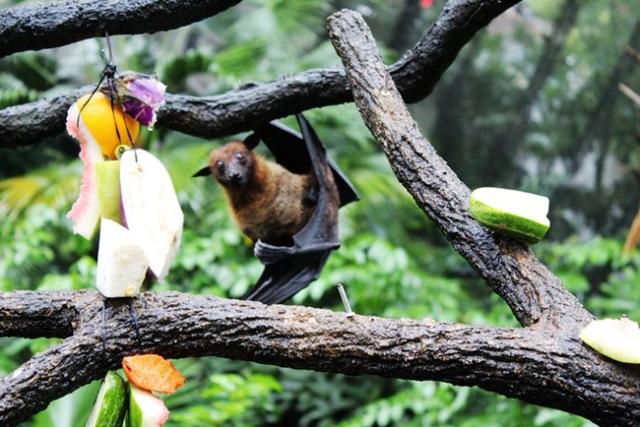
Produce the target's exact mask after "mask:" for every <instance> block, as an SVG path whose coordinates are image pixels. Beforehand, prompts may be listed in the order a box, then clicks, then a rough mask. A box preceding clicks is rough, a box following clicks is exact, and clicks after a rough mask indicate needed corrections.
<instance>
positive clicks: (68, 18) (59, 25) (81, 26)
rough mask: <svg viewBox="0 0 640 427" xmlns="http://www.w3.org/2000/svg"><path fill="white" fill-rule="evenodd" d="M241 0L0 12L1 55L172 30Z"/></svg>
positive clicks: (72, 2)
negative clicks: (119, 36)
mask: <svg viewBox="0 0 640 427" xmlns="http://www.w3.org/2000/svg"><path fill="white" fill-rule="evenodd" d="M238 3H240V0H115V1H108V2H105V1H101V0H92V1H83V2H79V1H76V0H65V1H59V2H56V3H52V4H41V5H36V6H34V5H26V6H16V7H11V8H8V9H5V10H2V11H0V58H1V57H3V56H6V55H10V54H12V53H15V52H21V51H23V50H31V49H45V48H48V47H56V46H64V45H67V44H69V43H73V42H76V41H78V40H83V39H88V38H91V37H102V36H104V34H105V32H109V34H141V33H154V32H156V31H164V30H171V29H174V28H178V27H182V26H184V25H187V24H190V23H192V22H197V21H201V20H203V19H205V18H208V17H210V16H213V15H216V14H218V13H220V12H222V11H223V10H226V9H228V8H230V7H231V6H233V5H236V4H238Z"/></svg>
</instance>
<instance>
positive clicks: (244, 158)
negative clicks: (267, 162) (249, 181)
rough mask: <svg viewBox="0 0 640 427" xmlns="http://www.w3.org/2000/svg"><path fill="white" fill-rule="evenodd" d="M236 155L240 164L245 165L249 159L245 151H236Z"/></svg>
mask: <svg viewBox="0 0 640 427" xmlns="http://www.w3.org/2000/svg"><path fill="white" fill-rule="evenodd" d="M234 157H235V158H236V160H237V161H238V162H240V164H242V165H244V163H245V162H246V161H247V156H245V155H244V153H241V152H240V151H238V152H236V153H235V154H234Z"/></svg>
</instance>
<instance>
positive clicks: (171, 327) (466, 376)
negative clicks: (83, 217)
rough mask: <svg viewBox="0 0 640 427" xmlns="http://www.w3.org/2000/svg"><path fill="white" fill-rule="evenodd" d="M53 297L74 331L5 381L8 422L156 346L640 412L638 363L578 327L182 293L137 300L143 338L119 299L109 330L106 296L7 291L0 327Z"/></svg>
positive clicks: (599, 410)
mask: <svg viewBox="0 0 640 427" xmlns="http://www.w3.org/2000/svg"><path fill="white" fill-rule="evenodd" d="M47 299H51V300H52V301H65V303H64V304H63V305H66V304H71V305H73V306H74V307H76V309H77V310H78V311H77V313H78V315H77V317H76V320H75V322H74V324H75V325H76V326H75V335H73V336H72V337H70V338H67V339H66V340H65V341H64V342H63V343H62V344H61V345H59V346H57V347H53V348H51V349H49V350H47V351H46V352H45V353H42V354H41V355H38V356H36V357H34V358H33V359H31V360H30V361H28V362H26V363H25V364H24V365H23V366H22V367H20V368H19V369H18V370H16V372H14V373H13V374H11V375H8V376H6V377H4V378H1V379H0V424H2V425H11V424H13V423H16V422H19V421H21V420H25V419H27V418H28V417H29V415H30V414H34V413H35V412H37V411H39V410H41V409H43V408H45V407H46V405H47V404H48V403H49V402H50V401H51V400H53V399H55V398H58V397H61V396H63V395H65V394H67V393H69V392H71V391H73V390H75V389H76V388H78V387H80V386H82V385H84V384H86V383H88V382H90V381H92V380H95V379H99V378H102V377H103V376H104V374H105V373H106V371H108V370H110V369H116V368H118V367H119V366H120V362H121V360H122V357H124V356H127V355H130V354H140V353H148V352H154V353H159V354H162V355H164V356H166V357H186V356H222V357H228V358H232V359H242V360H251V361H255V362H260V363H268V364H274V365H278V366H285V367H292V368H297V369H313V370H320V371H327V372H336V373H344V374H353V375H355V374H372V375H381V376H387V377H394V378H406V379H415V380H440V381H447V382H450V383H453V384H459V385H478V386H480V387H483V388H485V389H487V390H492V391H496V392H498V393H502V394H504V395H507V396H511V397H517V398H520V399H523V400H526V401H529V402H533V403H539V404H543V405H547V406H551V407H557V408H560V409H564V410H568V411H571V412H574V413H577V414H580V415H584V416H586V417H589V418H591V419H593V420H595V421H600V422H603V421H604V420H606V421H607V423H608V424H609V425H631V422H630V420H634V419H635V420H638V419H640V398H639V397H638V396H637V392H636V384H637V383H638V380H639V379H640V374H639V372H638V369H637V368H633V367H628V366H624V365H616V364H613V363H610V362H608V361H606V360H605V359H603V358H601V357H599V356H598V355H597V354H596V353H594V352H593V351H591V350H589V349H588V348H586V347H585V346H583V345H582V344H581V343H580V341H579V340H578V338H577V337H576V336H575V335H574V334H573V333H571V334H568V335H567V334H565V333H564V332H563V331H561V330H556V329H555V328H550V329H548V330H547V329H544V330H543V329H539V328H534V329H532V328H525V329H501V328H490V327H479V326H465V325H457V324H446V323H434V322H431V321H416V320H389V319H382V318H377V317H367V316H354V317H352V318H348V317H347V316H346V315H345V314H343V313H333V312H331V311H328V310H319V309H313V308H306V307H298V306H281V305H274V306H265V305H263V304H260V303H255V302H247V301H236V300H226V299H219V298H215V297H205V296H193V295H187V294H182V293H177V292H171V293H160V294H154V293H148V294H143V295H141V296H139V297H137V298H136V299H134V301H133V304H132V307H133V310H134V311H135V313H136V315H137V318H138V325H139V328H140V339H138V338H137V337H136V333H135V332H134V329H133V327H132V324H131V320H130V313H129V308H128V306H127V304H126V302H125V301H123V300H122V299H112V300H109V301H108V303H107V306H106V311H105V318H106V322H105V324H104V326H105V327H104V328H103V323H102V318H103V316H102V310H103V298H102V297H101V296H100V295H99V294H98V293H97V292H21V293H4V294H0V307H1V309H0V323H2V322H4V321H5V320H6V316H12V318H14V317H17V316H22V317H23V318H24V319H25V320H27V321H28V320H30V319H31V318H32V317H34V316H35V317H36V318H37V317H38V314H36V313H31V312H28V311H25V310H24V309H23V308H20V307H15V309H12V307H13V306H15V304H13V303H15V302H18V301H20V306H22V307H24V306H27V305H30V304H32V305H33V306H39V305H41V304H42V303H43V301H45V300H47ZM55 317H56V315H54V316H53V318H55ZM103 334H104V336H105V338H106V340H105V341H104V344H103V340H102V336H103ZM103 345H104V346H105V347H104V350H103Z"/></svg>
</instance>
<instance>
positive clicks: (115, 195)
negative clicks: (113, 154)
mask: <svg viewBox="0 0 640 427" xmlns="http://www.w3.org/2000/svg"><path fill="white" fill-rule="evenodd" d="M95 168H96V191H97V192H98V203H99V205H100V209H99V212H100V216H101V217H102V218H107V219H110V220H112V221H115V222H117V223H118V224H122V216H121V215H120V161H118V160H112V161H107V162H98V163H96V166H95Z"/></svg>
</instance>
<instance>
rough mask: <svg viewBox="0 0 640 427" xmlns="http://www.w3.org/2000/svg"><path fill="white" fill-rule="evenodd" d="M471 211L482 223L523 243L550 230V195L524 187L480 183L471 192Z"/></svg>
mask: <svg viewBox="0 0 640 427" xmlns="http://www.w3.org/2000/svg"><path fill="white" fill-rule="evenodd" d="M470 211H471V215H472V216H473V217H474V218H475V219H476V220H477V221H478V222H479V223H480V224H482V225H484V226H486V227H489V228H491V229H493V230H495V231H497V232H499V233H502V234H506V235H508V236H511V237H514V238H516V239H518V240H521V241H523V242H525V243H537V242H539V241H540V240H541V239H542V238H543V237H544V235H545V234H546V232H547V230H549V225H550V224H549V219H548V218H547V213H548V212H549V199H548V198H547V197H544V196H539V195H537V194H532V193H525V192H524V191H516V190H508V189H505V188H494V187H482V188H478V189H476V190H474V191H473V192H472V193H471V200H470Z"/></svg>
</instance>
